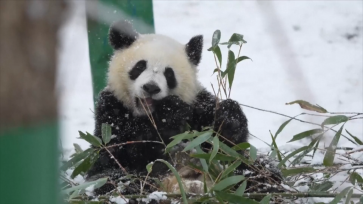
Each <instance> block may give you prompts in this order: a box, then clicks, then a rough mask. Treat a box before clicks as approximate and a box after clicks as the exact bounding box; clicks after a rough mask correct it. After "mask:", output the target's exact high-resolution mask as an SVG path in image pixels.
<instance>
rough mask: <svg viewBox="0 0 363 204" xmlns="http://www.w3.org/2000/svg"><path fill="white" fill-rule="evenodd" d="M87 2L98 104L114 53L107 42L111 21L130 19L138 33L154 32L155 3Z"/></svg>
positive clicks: (144, 0) (136, 0)
mask: <svg viewBox="0 0 363 204" xmlns="http://www.w3.org/2000/svg"><path fill="white" fill-rule="evenodd" d="M86 4H87V5H86V6H87V13H88V18H87V27H88V45H89V56H90V62H91V72H92V81H93V98H94V102H95V103H96V102H97V98H98V94H99V93H100V92H101V91H102V89H103V88H104V87H105V86H106V73H107V68H108V62H109V60H110V57H111V55H112V52H113V51H112V48H111V46H110V45H109V44H108V30H109V27H110V24H111V23H112V22H114V21H119V20H130V21H132V23H133V25H134V28H135V29H136V30H137V31H138V32H139V33H154V32H155V29H154V17H153V5H152V0H99V1H87V2H86ZM145 25H146V26H145Z"/></svg>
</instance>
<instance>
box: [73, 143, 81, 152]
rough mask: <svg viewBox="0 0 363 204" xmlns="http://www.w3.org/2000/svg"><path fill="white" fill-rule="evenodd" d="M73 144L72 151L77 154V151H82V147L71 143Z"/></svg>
mask: <svg viewBox="0 0 363 204" xmlns="http://www.w3.org/2000/svg"><path fill="white" fill-rule="evenodd" d="M73 146H74V151H75V152H76V153H77V154H79V153H82V152H83V150H82V148H81V147H80V146H79V145H78V144H76V143H73Z"/></svg>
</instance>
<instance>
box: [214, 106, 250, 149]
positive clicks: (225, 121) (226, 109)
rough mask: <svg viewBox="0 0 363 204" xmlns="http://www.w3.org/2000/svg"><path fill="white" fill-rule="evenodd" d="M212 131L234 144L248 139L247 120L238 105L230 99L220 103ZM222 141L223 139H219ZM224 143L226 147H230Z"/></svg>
mask: <svg viewBox="0 0 363 204" xmlns="http://www.w3.org/2000/svg"><path fill="white" fill-rule="evenodd" d="M214 131H216V132H219V134H220V135H222V136H223V137H224V138H226V139H227V140H229V141H230V142H232V143H234V144H238V143H241V142H246V141H247V137H248V127H247V118H246V116H245V115H244V113H243V112H242V109H241V107H240V105H239V104H238V103H237V102H236V101H234V100H231V99H227V100H224V101H222V102H221V103H220V104H219V108H218V109H217V111H216V120H215V122H214ZM221 140H222V141H223V138H221ZM230 142H228V141H227V142H226V144H228V145H232V144H231V143H230Z"/></svg>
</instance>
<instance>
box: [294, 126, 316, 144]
mask: <svg viewBox="0 0 363 204" xmlns="http://www.w3.org/2000/svg"><path fill="white" fill-rule="evenodd" d="M322 132H323V130H322V129H320V128H319V129H312V130H308V131H304V132H301V133H299V134H296V135H294V136H293V137H292V139H291V140H290V141H288V142H294V141H297V140H301V139H304V138H307V137H311V136H313V135H315V134H318V133H322Z"/></svg>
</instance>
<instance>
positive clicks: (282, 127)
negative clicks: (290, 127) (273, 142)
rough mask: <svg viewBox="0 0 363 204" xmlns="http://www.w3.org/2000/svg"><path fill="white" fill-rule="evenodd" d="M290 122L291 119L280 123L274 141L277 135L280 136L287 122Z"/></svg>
mask: <svg viewBox="0 0 363 204" xmlns="http://www.w3.org/2000/svg"><path fill="white" fill-rule="evenodd" d="M291 120H292V118H291V119H290V120H287V121H285V122H284V123H282V124H281V125H280V127H279V129H277V131H276V133H275V137H274V138H275V139H276V138H277V135H279V134H280V132H281V131H282V130H283V129H284V128H285V127H286V125H287V124H289V122H290V121H291Z"/></svg>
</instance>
